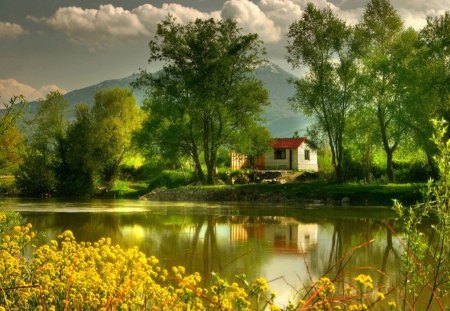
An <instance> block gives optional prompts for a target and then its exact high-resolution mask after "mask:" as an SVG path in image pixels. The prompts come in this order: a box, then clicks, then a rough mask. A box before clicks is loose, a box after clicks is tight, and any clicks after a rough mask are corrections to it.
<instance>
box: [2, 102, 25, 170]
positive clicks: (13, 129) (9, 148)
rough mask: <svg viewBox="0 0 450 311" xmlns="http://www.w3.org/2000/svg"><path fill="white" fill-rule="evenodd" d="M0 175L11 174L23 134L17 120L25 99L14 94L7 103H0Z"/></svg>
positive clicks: (17, 158)
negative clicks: (1, 108) (0, 108)
mask: <svg viewBox="0 0 450 311" xmlns="http://www.w3.org/2000/svg"><path fill="white" fill-rule="evenodd" d="M2 105H3V106H4V107H3V110H2V111H1V112H0V175H2V174H5V173H7V174H11V172H13V171H14V170H15V169H16V168H17V166H18V164H19V163H20V160H21V157H20V153H21V149H22V147H23V135H22V132H21V131H20V130H19V128H18V126H17V122H18V121H19V119H20V118H21V117H22V115H23V109H24V108H25V106H26V102H25V99H24V98H23V97H20V96H15V97H13V98H11V99H10V100H9V102H8V103H6V104H2V103H0V107H1V106H2Z"/></svg>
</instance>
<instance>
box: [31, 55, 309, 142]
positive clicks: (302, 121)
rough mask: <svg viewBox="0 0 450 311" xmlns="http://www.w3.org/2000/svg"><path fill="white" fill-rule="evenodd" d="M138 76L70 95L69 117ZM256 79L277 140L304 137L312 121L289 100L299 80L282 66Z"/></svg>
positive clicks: (33, 106) (269, 67) (140, 96)
mask: <svg viewBox="0 0 450 311" xmlns="http://www.w3.org/2000/svg"><path fill="white" fill-rule="evenodd" d="M136 77H137V75H131V76H128V77H125V78H122V79H114V80H106V81H103V82H101V83H98V84H95V85H91V86H88V87H85V88H82V89H79V90H74V91H71V92H68V93H66V94H65V95H64V96H65V98H66V99H67V101H68V102H69V108H68V111H67V116H68V117H73V116H74V111H75V106H76V105H77V104H78V103H81V102H84V103H87V104H88V105H93V104H94V96H95V93H96V92H97V90H100V89H105V88H112V87H116V86H120V87H128V88H130V89H131V86H130V83H131V82H133V81H134V80H135V79H136ZM255 77H256V78H257V79H260V80H261V81H262V82H263V84H264V86H265V87H266V88H267V90H268V91H269V101H270V105H269V106H267V107H266V108H265V110H264V113H263V117H264V119H265V125H266V126H267V128H268V129H269V130H270V133H271V134H272V136H273V137H291V136H292V135H293V134H294V132H295V131H299V133H304V132H305V130H306V127H307V126H308V125H309V124H310V123H311V121H310V120H309V119H308V118H307V117H305V116H304V115H303V114H302V113H299V112H294V111H293V110H292V108H291V105H290V104H289V102H288V98H289V97H292V96H293V95H294V92H295V89H294V86H293V85H292V84H290V83H288V80H290V79H294V80H295V79H296V77H295V76H293V75H291V74H290V73H288V72H286V71H285V70H283V69H282V68H280V67H279V66H277V65H275V64H273V63H269V64H268V65H266V66H263V67H260V68H258V69H257V70H256V71H255ZM133 93H134V95H135V96H136V99H137V102H138V104H139V105H141V104H142V102H143V100H144V92H143V91H140V90H133ZM36 106H37V103H36V102H32V103H30V112H31V113H33V112H34V111H35V110H36Z"/></svg>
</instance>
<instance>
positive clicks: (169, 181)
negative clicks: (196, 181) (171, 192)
mask: <svg viewBox="0 0 450 311" xmlns="http://www.w3.org/2000/svg"><path fill="white" fill-rule="evenodd" d="M192 180H193V175H192V173H191V172H187V171H181V170H162V171H159V172H158V171H154V172H153V173H152V174H151V175H149V176H148V181H147V182H148V188H149V189H155V188H161V187H166V188H177V187H181V186H186V185H188V184H189V183H191V182H192Z"/></svg>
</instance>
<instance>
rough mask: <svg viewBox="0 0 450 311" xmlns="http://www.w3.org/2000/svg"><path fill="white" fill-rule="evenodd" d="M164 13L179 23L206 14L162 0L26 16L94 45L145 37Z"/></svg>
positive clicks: (69, 36)
mask: <svg viewBox="0 0 450 311" xmlns="http://www.w3.org/2000/svg"><path fill="white" fill-rule="evenodd" d="M168 14H171V15H172V16H174V17H176V18H177V20H178V21H179V22H182V23H185V22H187V21H190V20H193V19H196V18H209V17H210V15H209V14H208V13H203V12H200V11H198V10H195V9H193V8H189V7H185V6H182V5H180V4H174V3H171V4H167V3H166V4H163V5H162V7H160V8H158V7H155V6H153V5H151V4H144V5H141V6H139V7H137V8H135V9H133V10H131V11H129V10H125V9H123V8H121V7H115V6H113V5H112V4H106V5H100V7H99V8H98V9H83V8H80V7H75V6H72V7H62V8H59V9H58V10H57V11H56V12H55V13H54V14H53V15H52V16H50V17H48V18H40V19H37V18H35V17H32V16H30V17H29V19H30V20H33V21H40V22H44V23H45V24H47V25H48V26H50V27H52V28H53V29H55V30H57V31H61V32H63V33H64V34H65V35H66V36H67V37H68V38H69V39H70V40H71V41H73V42H75V43H78V44H83V45H87V46H89V47H90V48H92V49H96V48H100V47H104V46H109V45H112V44H116V43H119V42H123V41H126V40H130V39H137V38H139V39H141V38H145V39H149V38H150V37H151V36H152V35H153V34H154V33H155V31H156V25H157V24H158V23H159V22H160V21H161V20H163V19H164V18H166V17H167V15H168Z"/></svg>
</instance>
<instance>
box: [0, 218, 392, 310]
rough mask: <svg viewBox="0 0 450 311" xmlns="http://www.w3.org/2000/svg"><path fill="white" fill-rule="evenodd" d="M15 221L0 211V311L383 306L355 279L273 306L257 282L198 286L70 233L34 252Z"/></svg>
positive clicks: (366, 283) (196, 279) (194, 278)
mask: <svg viewBox="0 0 450 311" xmlns="http://www.w3.org/2000/svg"><path fill="white" fill-rule="evenodd" d="M17 216H18V215H17V214H9V213H8V214H7V213H5V212H1V211H0V311H3V310H49V311H53V310H162V311H164V310H223V311H226V310H238V311H239V310H242V311H244V310H267V309H270V310H272V311H282V310H284V311H292V310H298V309H302V310H367V309H368V306H373V304H375V303H377V302H379V301H381V300H383V299H384V294H383V293H381V292H377V293H376V295H375V294H374V293H373V291H374V290H373V282H372V279H371V277H370V276H368V275H359V276H357V277H356V278H355V279H354V281H355V286H352V285H350V286H348V288H347V289H346V291H345V292H346V293H345V294H343V295H344V296H342V294H338V293H336V288H335V284H334V282H333V281H332V280H330V279H329V278H326V277H322V278H320V279H319V280H318V281H317V282H316V283H315V284H314V285H313V287H312V291H310V292H309V294H308V295H307V296H306V297H304V298H303V299H304V300H299V301H298V302H297V303H293V302H290V303H288V304H287V305H285V306H280V305H278V304H277V303H275V297H276V295H275V293H270V294H269V286H268V282H267V281H266V280H265V279H263V278H257V279H256V280H254V281H253V282H248V281H247V280H246V277H245V276H240V277H239V276H238V277H237V282H232V283H229V282H228V281H226V280H224V279H222V278H220V277H219V276H218V275H215V274H213V281H212V284H211V285H210V286H205V285H204V284H203V283H202V278H201V276H200V274H198V273H193V274H187V273H186V271H185V268H184V267H182V266H177V267H172V268H171V269H168V270H167V269H164V268H163V267H161V266H160V265H159V261H158V259H157V258H155V257H153V256H150V257H147V256H146V255H145V254H143V253H142V252H140V251H139V250H138V248H136V247H133V248H129V249H123V248H121V247H120V246H119V245H113V243H112V241H111V239H109V238H101V239H100V240H98V241H97V242H94V243H91V242H77V241H76V239H75V237H74V236H73V234H72V232H71V231H65V232H63V233H62V234H61V235H59V236H58V239H57V240H52V241H50V242H49V243H48V244H43V245H39V244H38V243H37V238H36V234H35V233H34V232H33V231H32V227H31V225H25V226H21V225H19V222H18V219H19V218H18V217H17ZM371 294H373V295H372V296H371ZM389 307H390V309H391V310H393V309H395V304H394V305H393V304H389Z"/></svg>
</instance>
